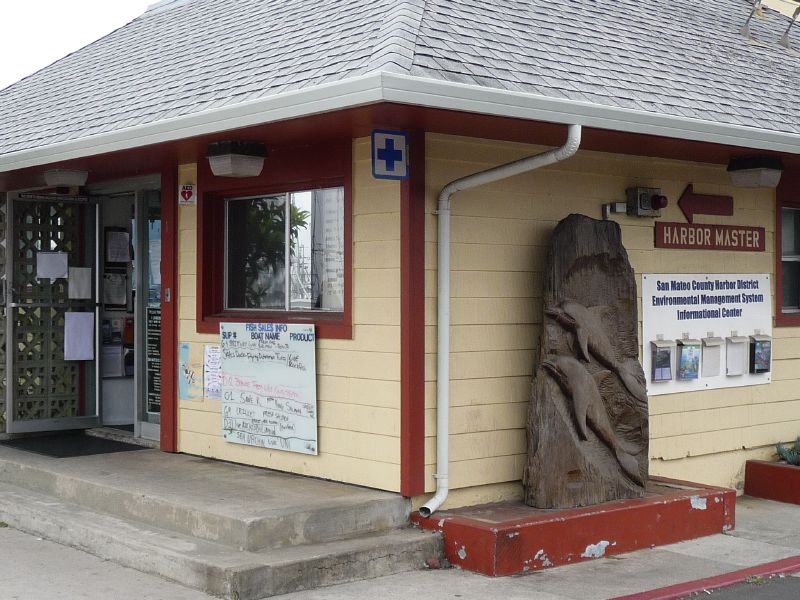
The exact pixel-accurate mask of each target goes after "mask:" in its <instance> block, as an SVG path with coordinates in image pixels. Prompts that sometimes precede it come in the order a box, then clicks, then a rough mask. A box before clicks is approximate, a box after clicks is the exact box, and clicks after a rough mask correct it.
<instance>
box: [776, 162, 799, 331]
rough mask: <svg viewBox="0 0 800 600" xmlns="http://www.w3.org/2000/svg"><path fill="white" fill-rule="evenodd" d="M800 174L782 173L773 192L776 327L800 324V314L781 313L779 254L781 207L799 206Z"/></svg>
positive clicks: (781, 240)
mask: <svg viewBox="0 0 800 600" xmlns="http://www.w3.org/2000/svg"><path fill="white" fill-rule="evenodd" d="M798 185H800V176H794V177H792V176H791V175H790V174H788V173H784V175H783V177H781V182H780V184H779V185H778V189H777V190H776V192H775V325H776V326H777V327H798V326H800V314H791V315H790V314H783V268H782V266H781V255H782V248H783V223H782V218H781V209H782V208H784V207H786V208H800V195H798V193H797V189H798Z"/></svg>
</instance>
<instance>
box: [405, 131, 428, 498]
mask: <svg viewBox="0 0 800 600" xmlns="http://www.w3.org/2000/svg"><path fill="white" fill-rule="evenodd" d="M409 156H410V163H409V164H410V177H409V179H407V180H405V181H403V182H402V183H401V185H400V493H401V494H403V495H404V496H418V495H420V494H422V493H424V492H425V473H424V471H425V134H424V132H413V133H411V135H410V136H409Z"/></svg>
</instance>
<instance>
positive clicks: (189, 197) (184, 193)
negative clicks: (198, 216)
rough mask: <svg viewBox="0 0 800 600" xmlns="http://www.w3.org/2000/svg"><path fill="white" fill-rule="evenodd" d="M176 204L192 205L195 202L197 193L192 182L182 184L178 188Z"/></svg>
mask: <svg viewBox="0 0 800 600" xmlns="http://www.w3.org/2000/svg"><path fill="white" fill-rule="evenodd" d="M178 204H179V205H181V206H192V205H194V204H197V195H196V194H195V188H194V185H193V184H183V185H181V186H180V187H179V189H178Z"/></svg>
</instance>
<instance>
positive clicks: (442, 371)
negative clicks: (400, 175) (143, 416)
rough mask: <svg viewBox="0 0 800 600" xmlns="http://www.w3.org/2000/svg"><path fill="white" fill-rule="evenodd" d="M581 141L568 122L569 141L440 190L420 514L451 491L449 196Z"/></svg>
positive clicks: (569, 151) (550, 159)
mask: <svg viewBox="0 0 800 600" xmlns="http://www.w3.org/2000/svg"><path fill="white" fill-rule="evenodd" d="M580 144H581V126H580V125H569V126H568V132H567V141H566V142H565V143H564V145H563V146H561V147H560V148H555V149H553V150H548V151H547V152H543V153H542V154H537V155H536V156H529V157H528V158H523V159H520V160H515V161H514V162H510V163H507V164H505V165H500V166H498V167H493V168H491V169H487V170H486V171H481V172H480V173H473V174H472V175H467V176H466V177H462V178H461V179H456V180H455V181H452V182H450V183H448V184H447V185H446V186H445V187H444V188H443V189H442V191H441V192H440V193H439V208H438V211H437V214H438V215H439V225H438V230H439V242H438V248H437V251H438V264H437V269H438V291H437V294H438V308H437V326H436V327H437V329H436V335H437V344H438V345H437V356H436V372H437V375H436V475H434V477H435V478H436V494H435V495H434V496H433V497H432V498H431V499H430V500H428V501H427V502H426V503H425V504H423V505H422V506H421V507H420V509H419V514H420V515H422V516H423V517H430V516H431V515H432V514H433V513H434V512H435V511H436V509H438V508H439V507H440V506H441V505H442V503H443V502H444V501H445V499H446V498H447V493H448V491H449V489H450V488H449V481H448V477H449V471H450V458H449V441H450V197H451V196H452V195H453V194H455V193H456V192H460V191H462V190H466V189H469V188H474V187H477V186H479V185H484V184H486V183H492V182H493V181H498V180H500V179H505V178H507V177H513V176H514V175H519V174H521V173H527V172H528V171H533V170H534V169H538V168H540V167H546V166H547V165H552V164H553V163H557V162H559V161H562V160H565V159H567V158H569V157H571V156H573V155H574V154H575V153H576V152H577V151H578V147H579V146H580Z"/></svg>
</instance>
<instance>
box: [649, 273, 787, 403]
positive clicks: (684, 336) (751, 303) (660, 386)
mask: <svg viewBox="0 0 800 600" xmlns="http://www.w3.org/2000/svg"><path fill="white" fill-rule="evenodd" d="M771 335H772V295H771V288H770V276H769V275H764V274H755V275H754V274H734V275H732V274H719V273H717V274H714V273H703V274H689V275H687V274H669V273H668V274H645V275H642V345H643V348H642V367H643V368H644V373H645V378H646V379H647V393H648V394H649V395H651V396H654V395H659V394H671V393H676V392H688V391H695V390H705V389H715V388H726V387H739V386H746V385H757V384H763V383H768V382H769V381H770V380H771V373H770V371H771Z"/></svg>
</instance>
